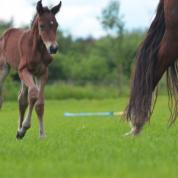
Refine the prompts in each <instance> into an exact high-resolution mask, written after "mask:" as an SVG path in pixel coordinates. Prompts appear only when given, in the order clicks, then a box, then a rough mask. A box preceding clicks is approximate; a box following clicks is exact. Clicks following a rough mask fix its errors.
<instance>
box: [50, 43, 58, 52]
mask: <svg viewBox="0 0 178 178" xmlns="http://www.w3.org/2000/svg"><path fill="white" fill-rule="evenodd" d="M58 48H59V47H58V45H55V46H53V45H51V46H50V48H49V52H50V54H56V53H57V51H58Z"/></svg>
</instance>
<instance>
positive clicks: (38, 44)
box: [30, 20, 46, 52]
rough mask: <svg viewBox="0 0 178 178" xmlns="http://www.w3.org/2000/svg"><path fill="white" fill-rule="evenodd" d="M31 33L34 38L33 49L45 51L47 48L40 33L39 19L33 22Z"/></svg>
mask: <svg viewBox="0 0 178 178" xmlns="http://www.w3.org/2000/svg"><path fill="white" fill-rule="evenodd" d="M30 35H31V39H32V49H33V51H40V52H43V51H44V50H46V48H45V45H44V43H43V40H42V39H41V36H40V34H39V30H38V21H37V20H35V22H34V23H33V25H32V27H31V31H30Z"/></svg>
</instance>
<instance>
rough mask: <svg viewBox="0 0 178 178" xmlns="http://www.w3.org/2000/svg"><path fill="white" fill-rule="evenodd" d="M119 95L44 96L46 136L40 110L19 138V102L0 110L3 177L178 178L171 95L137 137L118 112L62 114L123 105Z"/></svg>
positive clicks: (0, 171) (161, 100)
mask: <svg viewBox="0 0 178 178" xmlns="http://www.w3.org/2000/svg"><path fill="white" fill-rule="evenodd" d="M126 103H127V99H126V98H120V99H117V100H114V99H107V100H78V101H77V100H62V101H55V100H51V101H46V110H45V127H46V133H47V138H46V139H44V140H40V139H39V138H38V126H37V119H36V115H35V114H34V115H33V120H32V128H31V129H30V130H29V131H28V133H27V135H26V137H25V138H24V140H22V141H17V140H16V139H15V133H16V127H17V117H18V107H17V104H16V102H6V103H5V104H4V107H3V109H2V111H1V112H0V127H1V129H0V141H1V142H0V145H1V146H0V178H168V177H169V178H177V177H178V169H177V166H178V127H177V126H176V125H175V126H173V127H172V128H170V129H168V127H167V126H168V124H167V118H168V116H169V111H168V107H167V98H166V97H159V98H158V102H157V105H156V108H155V112H154V114H153V117H152V120H151V123H150V124H147V125H146V127H145V128H144V131H143V132H142V134H141V135H140V136H139V137H137V138H132V137H123V136H122V135H123V134H124V133H125V132H127V131H128V130H129V127H128V124H127V123H126V122H123V121H121V119H120V118H117V117H88V118H87V117H86V118H85V117H82V118H64V117H63V113H64V112H65V111H70V112H80V111H121V110H123V108H124V107H125V105H126Z"/></svg>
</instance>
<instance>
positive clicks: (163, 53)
mask: <svg viewBox="0 0 178 178" xmlns="http://www.w3.org/2000/svg"><path fill="white" fill-rule="evenodd" d="M170 39H172V38H171V37H170V36H168V35H167V34H165V35H164V37H163V39H162V41H161V43H160V49H159V52H158V56H157V57H158V58H157V62H156V63H155V65H154V70H153V76H152V82H153V84H152V94H153V92H154V90H155V88H156V86H157V85H158V83H159V81H160V79H161V78H162V76H163V74H164V73H165V71H166V70H167V69H168V67H169V66H170V65H172V64H173V63H174V61H175V60H176V59H177V57H178V52H177V44H175V43H173V42H172V41H171V40H170ZM175 41H176V40H175ZM151 97H153V96H151ZM149 102H150V105H151V102H152V98H150V101H149ZM144 112H145V113H147V111H144ZM146 115H147V114H146ZM132 117H134V113H133V116H132ZM148 119H149V118H145V119H138V121H139V122H135V121H132V123H131V125H132V126H131V131H130V132H129V133H126V134H125V135H134V136H135V135H138V134H139V133H140V131H141V129H142V128H143V126H144V124H145V122H146V121H148Z"/></svg>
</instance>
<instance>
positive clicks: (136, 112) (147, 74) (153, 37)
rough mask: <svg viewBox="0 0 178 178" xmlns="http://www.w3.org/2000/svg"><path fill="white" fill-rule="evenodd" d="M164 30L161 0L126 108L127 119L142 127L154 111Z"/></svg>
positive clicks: (162, 3) (143, 48)
mask: <svg viewBox="0 0 178 178" xmlns="http://www.w3.org/2000/svg"><path fill="white" fill-rule="evenodd" d="M164 32H165V18H164V0H160V2H159V5H158V8H157V13H156V16H155V18H154V20H153V22H152V24H151V26H150V28H149V30H148V32H147V35H146V37H145V39H144V41H143V42H142V44H141V46H140V48H139V50H138V53H137V57H136V69H135V73H134V78H133V83H132V88H131V96H130V101H129V104H128V107H127V109H126V118H127V120H129V121H131V122H132V124H133V125H134V126H136V127H140V128H141V127H142V126H143V125H144V123H145V122H146V121H148V120H149V118H150V116H151V113H152V98H153V90H154V88H155V86H154V80H153V79H154V70H156V69H155V66H156V62H157V61H158V57H157V56H158V51H159V46H160V43H161V40H162V38H163V35H164Z"/></svg>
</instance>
